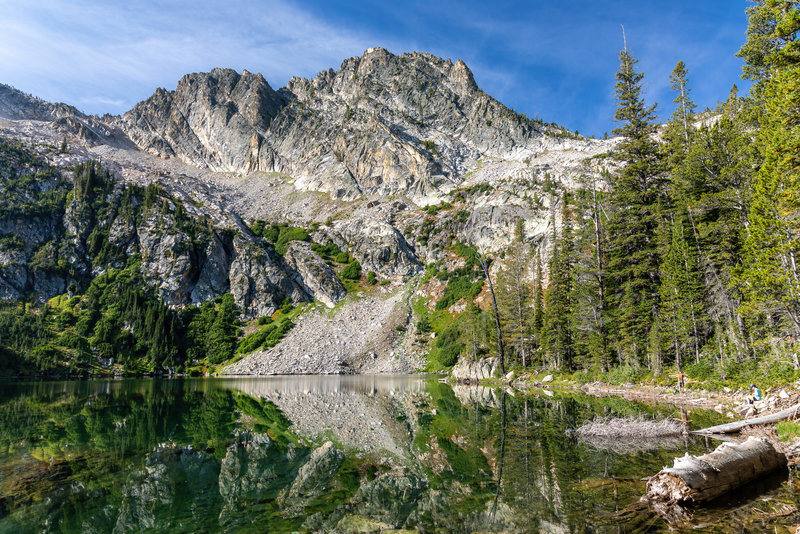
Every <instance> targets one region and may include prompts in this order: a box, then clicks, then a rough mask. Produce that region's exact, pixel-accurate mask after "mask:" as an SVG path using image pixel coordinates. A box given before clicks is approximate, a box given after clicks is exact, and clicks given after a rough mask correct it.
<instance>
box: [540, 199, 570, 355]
mask: <svg viewBox="0 0 800 534" xmlns="http://www.w3.org/2000/svg"><path fill="white" fill-rule="evenodd" d="M561 207H562V210H561V211H562V215H561V234H560V235H559V233H558V230H557V225H556V219H555V212H554V213H553V218H552V224H553V252H552V256H551V258H550V269H549V274H550V280H549V283H548V286H547V291H546V292H545V297H544V298H545V312H544V320H543V327H542V328H543V331H544V334H543V342H544V348H545V351H546V353H547V356H548V357H549V359H550V362H551V364H552V365H553V366H554V367H556V368H559V369H571V368H572V364H573V355H574V351H573V346H572V325H571V319H572V298H573V294H572V289H573V255H574V247H573V239H572V218H571V215H570V212H569V195H567V194H566V193H565V194H564V196H563V197H562V204H561Z"/></svg>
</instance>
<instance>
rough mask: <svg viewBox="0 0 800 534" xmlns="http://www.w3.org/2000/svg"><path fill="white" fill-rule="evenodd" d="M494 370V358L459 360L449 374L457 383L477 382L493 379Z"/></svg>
mask: <svg viewBox="0 0 800 534" xmlns="http://www.w3.org/2000/svg"><path fill="white" fill-rule="evenodd" d="M496 368H497V362H496V360H495V358H480V359H477V360H471V359H469V358H460V359H459V360H458V362H457V363H456V364H455V366H454V367H453V370H452V371H450V374H451V375H452V376H453V378H455V379H456V380H458V381H459V382H478V381H480V380H483V379H485V378H491V377H493V376H494V372H495V369H496Z"/></svg>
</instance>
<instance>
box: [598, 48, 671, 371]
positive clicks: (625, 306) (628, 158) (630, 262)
mask: <svg viewBox="0 0 800 534" xmlns="http://www.w3.org/2000/svg"><path fill="white" fill-rule="evenodd" d="M619 59H620V68H619V71H618V72H617V83H616V93H617V102H618V107H617V111H616V113H615V114H614V118H615V119H616V120H617V121H618V122H620V123H621V126H620V127H619V128H617V129H615V130H614V133H615V134H617V135H619V136H621V140H620V143H619V144H618V145H617V149H616V154H615V155H616V158H617V160H618V161H619V162H620V165H621V168H620V170H619V171H618V173H617V175H616V176H615V177H614V178H615V179H614V180H613V189H612V196H611V205H612V210H613V211H612V213H611V216H610V220H609V222H608V236H609V243H608V246H609V265H608V274H609V278H610V282H611V285H610V287H609V289H610V291H609V292H608V297H609V309H610V310H612V311H613V323H614V328H615V330H616V333H617V335H616V350H617V353H618V355H619V358H620V361H621V362H623V363H625V364H626V365H638V364H639V363H641V359H642V357H643V355H644V352H645V350H646V348H647V344H648V334H649V332H650V330H651V326H652V323H653V320H654V318H655V316H656V313H657V303H658V266H659V254H658V243H657V239H656V232H657V228H658V225H659V217H660V213H659V212H660V210H659V197H660V195H661V194H662V192H663V176H662V162H661V157H660V154H659V150H658V146H657V144H656V141H655V140H654V139H653V134H654V133H655V129H656V122H655V120H656V117H655V105H653V106H648V105H646V103H645V101H644V97H643V96H642V79H643V76H644V75H643V74H642V73H640V72H637V71H636V63H637V61H636V59H635V58H634V57H633V55H632V54H631V53H630V51H629V50H627V48H626V49H624V50H622V52H620V55H619Z"/></svg>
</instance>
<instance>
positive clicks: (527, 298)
mask: <svg viewBox="0 0 800 534" xmlns="http://www.w3.org/2000/svg"><path fill="white" fill-rule="evenodd" d="M505 259H506V261H505V268H504V269H503V270H501V271H500V273H498V276H497V300H498V307H499V311H500V324H501V325H502V327H503V333H504V335H505V339H506V341H507V343H508V347H509V349H511V350H512V351H513V353H514V354H515V355H516V357H517V358H518V359H519V361H520V363H521V364H522V366H523V367H527V366H528V365H529V364H530V355H531V352H532V347H531V326H532V325H531V311H532V310H531V301H532V300H533V289H532V287H531V285H530V283H529V281H528V267H529V265H530V258H529V255H528V250H527V245H526V244H525V227H524V224H523V221H522V219H517V223H516V228H515V233H514V241H513V242H512V243H511V246H510V247H509V248H508V250H507V251H506V258H505Z"/></svg>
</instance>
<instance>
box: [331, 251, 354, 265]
mask: <svg viewBox="0 0 800 534" xmlns="http://www.w3.org/2000/svg"><path fill="white" fill-rule="evenodd" d="M333 259H334V261H336V263H348V262H349V261H350V256H348V255H347V252H338V253H337V254H336V255H334V256H333Z"/></svg>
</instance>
